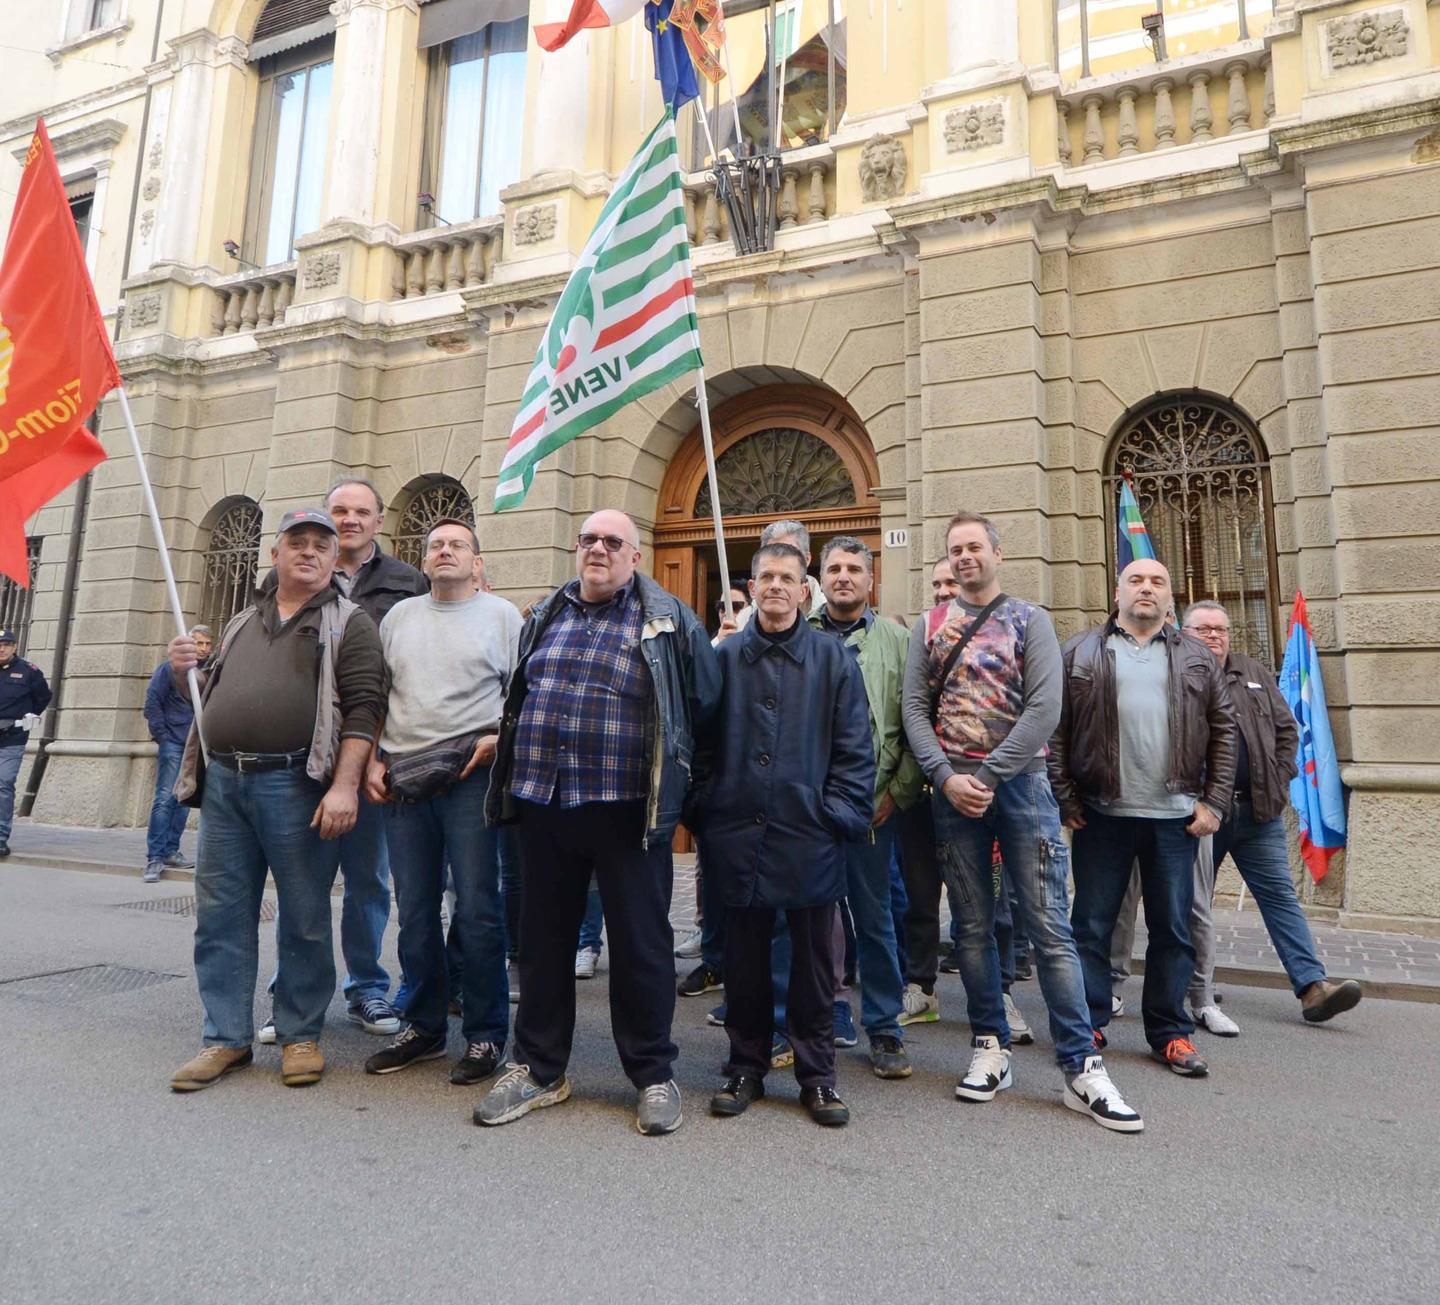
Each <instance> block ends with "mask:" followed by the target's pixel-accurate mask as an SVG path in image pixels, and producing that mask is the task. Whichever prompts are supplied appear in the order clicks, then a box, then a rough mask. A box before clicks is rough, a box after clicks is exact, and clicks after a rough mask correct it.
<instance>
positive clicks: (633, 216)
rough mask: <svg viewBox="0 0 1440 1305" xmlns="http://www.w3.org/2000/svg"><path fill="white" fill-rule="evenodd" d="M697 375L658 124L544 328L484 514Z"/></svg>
mask: <svg viewBox="0 0 1440 1305" xmlns="http://www.w3.org/2000/svg"><path fill="white" fill-rule="evenodd" d="M700 365H701V363H700V327H699V323H698V321H697V320H696V316H695V282H694V280H693V279H692V277H691V274H690V244H689V241H688V239H687V238H686V234H685V202H684V195H683V192H682V190H681V187H680V161H679V156H678V154H677V151H676V147H675V120H674V119H673V118H672V117H671V116H670V115H669V114H668V113H667V114H666V115H665V117H664V118H663V119H662V120H661V122H660V124H659V126H657V127H656V128H655V130H654V131H652V132H651V133H650V135H649V136H648V137H647V138H646V140H645V143H644V145H642V146H641V147H640V152H639V153H638V154H636V155H635V157H634V158H633V159H631V161H630V166H629V167H627V168H626V169H625V172H624V174H623V175H622V176H621V178H620V180H619V182H618V184H617V185H616V187H615V190H614V192H613V193H612V194H611V196H610V198H609V200H608V201H607V202H606V204H605V207H604V209H603V210H602V211H601V214H600V220H599V221H598V222H597V223H596V224H595V230H594V231H592V232H591V233H590V239H589V240H588V241H586V243H585V249H584V252H582V253H581V255H580V262H579V265H578V266H577V267H576V268H575V270H574V272H572V273H571V274H570V280H569V281H568V282H566V284H565V291H564V293H563V294H562V295H561V296H560V302H559V303H558V304H556V305H555V313H554V315H553V316H552V317H551V318H550V324H549V326H547V327H546V328H545V336H544V338H543V339H542V340H541V341H540V348H539V350H537V352H536V354H535V365H534V367H532V368H531V370H530V379H529V380H528V381H527V382H526V385H525V393H524V395H523V397H522V398H521V400H520V411H519V412H518V413H517V414H516V416H515V424H514V425H513V426H512V427H511V429H510V444H509V447H508V448H507V449H506V450H505V458H504V461H502V462H501V464H500V480H499V483H498V484H497V485H496V486H495V510H496V511H497V512H501V511H504V510H505V509H506V508H511V507H516V506H518V505H519V504H520V503H522V502H523V501H524V499H525V495H526V494H527V493H528V492H529V489H530V484H531V482H532V481H533V480H534V479H535V466H536V464H537V463H538V462H539V461H540V459H541V458H543V457H545V455H546V454H548V453H553V452H554V451H555V450H556V449H558V448H559V447H560V446H561V445H562V444H568V443H569V442H570V441H571V440H573V439H574V438H575V437H576V436H577V435H580V434H583V433H584V432H585V431H587V430H589V429H590V428H591V427H592V426H598V425H599V424H600V423H601V422H602V421H604V420H605V419H606V418H607V417H609V416H610V415H611V414H612V413H614V412H615V411H617V410H618V409H620V408H621V407H623V406H624V405H625V404H627V403H630V402H632V401H633V400H635V399H638V398H640V397H641V396H642V395H645V394H649V393H650V392H651V391H652V390H658V389H660V387H661V386H663V385H667V384H669V383H670V382H671V381H673V380H675V379H676V378H677V377H679V376H683V375H684V374H685V373H686V372H692V371H696V370H698V369H699V367H700Z"/></svg>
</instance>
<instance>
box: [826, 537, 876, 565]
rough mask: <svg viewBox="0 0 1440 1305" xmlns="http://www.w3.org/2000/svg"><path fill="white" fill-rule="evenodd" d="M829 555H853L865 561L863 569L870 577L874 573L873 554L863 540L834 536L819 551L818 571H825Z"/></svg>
mask: <svg viewBox="0 0 1440 1305" xmlns="http://www.w3.org/2000/svg"><path fill="white" fill-rule="evenodd" d="M831 553H854V554H855V555H856V557H863V558H864V559H865V569H866V570H867V571H869V572H870V573H871V574H872V575H873V574H874V572H875V554H874V553H872V552H871V551H870V545H869V544H867V543H866V542H865V541H864V540H863V539H856V538H855V536H854V535H836V536H835V537H834V538H833V539H827V540H826V541H825V546H824V547H823V548H822V549H821V550H820V569H821V570H822V571H823V570H824V569H825V559H826V558H827V557H829V556H830V554H831Z"/></svg>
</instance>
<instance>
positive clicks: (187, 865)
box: [165, 852, 195, 870]
mask: <svg viewBox="0 0 1440 1305" xmlns="http://www.w3.org/2000/svg"><path fill="white" fill-rule="evenodd" d="M165 864H166V865H167V866H169V867H170V869H172V870H193V869H194V868H195V862H193V861H192V860H191V859H190V858H189V857H188V856H186V855H185V853H184V852H171V853H170V855H169V856H167V857H166V858H165Z"/></svg>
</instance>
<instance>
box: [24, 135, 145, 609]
mask: <svg viewBox="0 0 1440 1305" xmlns="http://www.w3.org/2000/svg"><path fill="white" fill-rule="evenodd" d="M119 384H120V373H119V371H118V370H117V368H116V366H115V355H114V354H113V353H111V351H110V340H109V337H108V336H107V334H106V332H105V323H104V320H103V319H102V318H101V316H100V305H99V303H98V302H97V301H96V299H95V287H94V286H93V285H92V284H91V282H90V273H89V271H88V270H87V269H86V267H85V254H84V251H83V250H82V249H81V248H80V236H79V233H78V232H77V231H76V230H75V222H74V219H73V218H72V217H71V216H70V204H69V202H68V200H67V199H66V198H65V184H64V182H62V181H61V180H60V169H59V168H58V167H57V166H56V163H55V151H54V150H53V149H52V148H51V146H50V137H49V134H48V133H47V132H46V130H45V123H44V122H43V120H42V121H37V122H36V124H35V134H34V136H32V137H31V139H30V151H29V153H28V154H27V155H26V156H25V171H24V173H23V174H22V176H21V178H20V190H19V193H18V194H17V196H16V200H15V211H14V213H13V214H11V217H10V234H9V236H8V238H7V239H6V241H5V252H4V254H3V256H0V572H3V573H4V574H5V575H8V576H10V577H11V579H13V580H15V581H16V582H17V583H19V584H21V585H28V584H29V575H28V568H27V566H26V561H25V521H26V518H28V517H29V516H31V515H32V514H33V513H35V512H36V511H38V510H39V509H40V508H41V507H43V506H44V505H45V504H46V503H48V502H49V501H50V500H51V499H52V498H54V497H55V496H56V495H57V494H59V493H60V491H61V490H63V489H64V488H65V487H66V486H67V485H69V484H70V483H71V482H72V481H73V480H75V479H76V478H77V477H79V476H81V475H83V474H84V473H85V472H87V471H88V470H90V468H91V467H93V466H94V465H95V464H96V463H97V462H100V461H102V460H103V459H104V457H105V450H104V449H103V448H102V447H101V445H100V442H99V441H98V440H97V439H96V438H95V437H94V436H93V435H91V434H90V433H89V431H87V430H85V429H84V423H85V421H86V419H87V418H88V417H89V416H90V414H91V413H92V412H93V411H94V410H95V405H96V404H97V403H98V402H99V401H100V399H101V397H102V396H103V395H104V394H106V393H107V392H108V391H110V390H112V389H114V388H115V387H116V386H117V385H119Z"/></svg>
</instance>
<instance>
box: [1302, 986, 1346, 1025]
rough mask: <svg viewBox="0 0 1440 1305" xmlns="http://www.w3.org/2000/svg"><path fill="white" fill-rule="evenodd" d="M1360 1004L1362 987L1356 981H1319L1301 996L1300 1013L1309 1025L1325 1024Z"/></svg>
mask: <svg viewBox="0 0 1440 1305" xmlns="http://www.w3.org/2000/svg"><path fill="white" fill-rule="evenodd" d="M1359 1002H1360V985H1359V984H1358V983H1356V982H1355V980H1354V979H1342V980H1341V981H1340V982H1339V983H1337V982H1336V981H1335V980H1334V979H1317V980H1316V981H1315V982H1314V983H1312V984H1311V985H1310V986H1309V987H1308V988H1306V989H1305V991H1304V992H1302V993H1301V994H1300V1013H1301V1014H1302V1015H1304V1017H1305V1022H1306V1023H1307V1024H1323V1023H1324V1022H1325V1021H1326V1020H1328V1019H1332V1018H1334V1017H1335V1016H1336V1015H1339V1014H1340V1013H1341V1012H1343V1011H1347V1010H1350V1009H1351V1008H1352V1007H1354V1006H1357V1005H1358V1004H1359Z"/></svg>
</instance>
